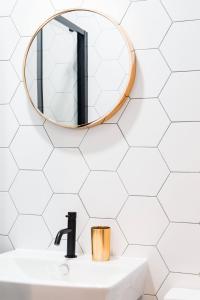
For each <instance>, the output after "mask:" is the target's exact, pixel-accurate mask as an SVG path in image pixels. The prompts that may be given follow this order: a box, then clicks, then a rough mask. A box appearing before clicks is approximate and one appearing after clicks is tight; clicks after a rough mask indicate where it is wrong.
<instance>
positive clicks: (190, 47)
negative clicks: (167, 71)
mask: <svg viewBox="0 0 200 300" xmlns="http://www.w3.org/2000/svg"><path fill="white" fill-rule="evenodd" d="M199 33H200V21H199V20H198V21H188V22H177V23H174V24H173V25H172V27H171V28H170V30H169V32H168V33H167V35H166V37H165V39H164V40H163V42H162V45H161V47H160V49H161V52H162V53H163V55H164V57H165V58H166V60H167V62H168V64H169V66H170V68H171V69H172V70H173V71H192V70H199V69H200V58H199V51H200V43H199V39H198V38H196V37H198V36H199ZM180 53H181V55H180Z"/></svg>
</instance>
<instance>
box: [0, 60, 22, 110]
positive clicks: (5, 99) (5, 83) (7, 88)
mask: <svg viewBox="0 0 200 300" xmlns="http://www.w3.org/2000/svg"><path fill="white" fill-rule="evenodd" d="M0 82H1V97H0V104H6V103H9V102H10V99H11V97H12V96H13V94H14V92H15V90H16V88H17V86H18V84H19V79H18V77H17V74H16V72H15V71H14V69H13V67H12V65H11V63H10V62H9V61H0Z"/></svg>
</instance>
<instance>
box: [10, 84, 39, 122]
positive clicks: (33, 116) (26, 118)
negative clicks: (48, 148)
mask: <svg viewBox="0 0 200 300" xmlns="http://www.w3.org/2000/svg"><path fill="white" fill-rule="evenodd" d="M10 104H11V107H12V110H13V112H14V114H15V115H16V118H17V120H18V122H19V123H20V125H42V124H43V123H44V119H43V118H42V117H41V116H40V115H39V114H37V113H36V112H35V110H34V108H33V107H32V105H30V102H29V100H28V98H27V95H26V93H25V90H24V85H23V83H21V84H20V85H19V87H18V88H17V91H16V93H15V94H14V96H13V98H12V101H11V103H10Z"/></svg>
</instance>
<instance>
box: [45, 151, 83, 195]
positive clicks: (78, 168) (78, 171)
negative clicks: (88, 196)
mask: <svg viewBox="0 0 200 300" xmlns="http://www.w3.org/2000/svg"><path fill="white" fill-rule="evenodd" d="M44 172H45V174H46V176H47V178H48V180H49V182H50V184H51V187H52V189H53V191H54V192H56V193H77V192H78V191H79V190H80V188H81V185H82V184H83V182H84V181H85V179H86V177H87V175H88V173H89V169H88V167H87V165H86V163H85V161H84V159H83V157H82V156H81V153H80V151H79V150H78V149H69V148H59V149H58V148H57V149H54V151H53V153H52V155H51V157H50V158H49V160H48V162H47V164H46V166H45V168H44Z"/></svg>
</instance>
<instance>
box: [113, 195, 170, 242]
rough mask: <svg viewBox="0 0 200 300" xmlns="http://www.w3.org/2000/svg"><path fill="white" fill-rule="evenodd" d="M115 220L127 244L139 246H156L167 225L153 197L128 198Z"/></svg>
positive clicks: (166, 220)
mask: <svg viewBox="0 0 200 300" xmlns="http://www.w3.org/2000/svg"><path fill="white" fill-rule="evenodd" d="M117 220H118V222H119V224H120V226H121V228H122V230H123V232H124V234H125V236H126V238H127V240H128V242H129V244H140V245H156V244H157V242H158V241H159V238H160V237H161V235H162V233H163V232H164V230H165V229H166V227H167V225H168V223H169V221H168V219H167V217H166V215H165V213H164V211H163V210H162V208H161V206H160V205H159V203H158V201H157V199H156V198H155V197H134V196H130V197H129V198H128V200H127V202H126V203H125V205H124V207H123V209H122V210H121V212H120V214H119V216H118V218H117ZM138 228H140V230H138Z"/></svg>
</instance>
